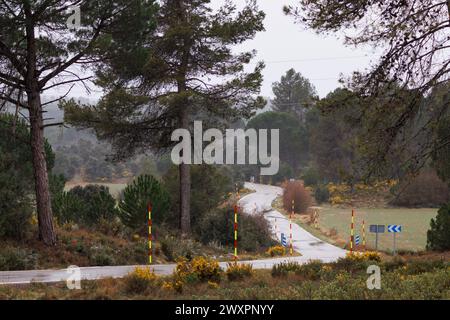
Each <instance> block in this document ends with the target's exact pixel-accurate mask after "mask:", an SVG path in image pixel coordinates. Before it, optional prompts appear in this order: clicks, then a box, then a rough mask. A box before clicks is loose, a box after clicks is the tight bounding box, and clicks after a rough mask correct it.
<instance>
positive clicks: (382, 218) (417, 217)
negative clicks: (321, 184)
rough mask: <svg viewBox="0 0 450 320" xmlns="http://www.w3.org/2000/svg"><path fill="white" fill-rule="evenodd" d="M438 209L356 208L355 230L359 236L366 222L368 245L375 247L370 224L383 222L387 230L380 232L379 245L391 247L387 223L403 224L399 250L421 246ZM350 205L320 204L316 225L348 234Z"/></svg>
mask: <svg viewBox="0 0 450 320" xmlns="http://www.w3.org/2000/svg"><path fill="white" fill-rule="evenodd" d="M437 210H438V209H429V208H425V209H407V208H389V209H372V208H371V209H365V208H359V209H356V210H355V212H356V214H355V223H356V226H355V234H359V235H361V237H362V221H363V220H365V223H366V234H367V247H368V248H374V247H375V234H372V233H369V225H370V224H384V225H386V233H384V234H379V238H378V248H379V249H380V250H383V251H390V250H392V247H393V234H392V233H388V232H387V225H389V224H397V225H402V228H403V230H402V232H401V233H398V234H397V248H398V249H400V250H413V251H420V250H424V249H425V246H426V243H427V231H428V229H429V227H430V221H431V219H432V218H434V217H435V216H436V215H437ZM350 222H351V209H340V208H333V207H323V208H322V209H321V210H320V219H319V225H320V226H322V227H325V228H328V229H331V228H336V230H337V232H338V236H339V238H342V239H349V237H350Z"/></svg>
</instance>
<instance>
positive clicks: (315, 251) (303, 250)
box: [240, 183, 347, 263]
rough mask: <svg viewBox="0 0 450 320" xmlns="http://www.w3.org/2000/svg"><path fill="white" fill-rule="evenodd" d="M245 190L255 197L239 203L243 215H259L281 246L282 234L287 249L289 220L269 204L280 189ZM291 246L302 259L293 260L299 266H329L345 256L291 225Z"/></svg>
mask: <svg viewBox="0 0 450 320" xmlns="http://www.w3.org/2000/svg"><path fill="white" fill-rule="evenodd" d="M245 187H246V188H248V189H251V190H255V193H251V194H249V195H247V196H245V197H243V198H242V199H241V202H240V206H241V207H242V209H243V210H244V212H246V213H250V214H256V213H263V214H264V217H265V218H266V219H267V220H268V221H269V223H270V225H271V227H272V232H273V234H274V236H275V238H276V239H277V240H278V241H279V242H281V234H282V233H284V235H285V237H286V238H287V242H288V245H289V242H290V240H289V238H290V227H289V220H288V219H286V217H285V216H283V215H282V214H281V213H280V212H278V211H276V210H274V209H273V208H272V202H273V201H274V200H275V199H276V198H277V197H278V196H281V195H282V194H283V189H282V188H280V187H275V186H267V185H261V184H254V183H246V184H245ZM292 246H293V248H294V250H295V251H296V252H299V253H300V254H301V255H302V256H301V257H296V258H293V260H296V261H298V262H299V263H304V262H307V261H309V260H321V261H323V262H333V261H336V260H337V259H338V258H340V257H344V256H345V254H346V252H347V251H345V250H344V249H341V248H338V247H336V246H334V245H331V244H329V243H327V242H324V241H322V240H320V239H318V238H316V237H315V236H313V235H312V234H311V233H309V232H307V231H306V230H305V229H303V228H302V227H300V226H299V225H297V224H295V223H293V224H292Z"/></svg>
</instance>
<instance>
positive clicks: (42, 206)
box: [24, 3, 56, 246]
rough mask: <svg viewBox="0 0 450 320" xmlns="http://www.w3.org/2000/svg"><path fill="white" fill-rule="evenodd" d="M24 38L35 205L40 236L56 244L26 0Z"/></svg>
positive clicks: (32, 31) (33, 41)
mask: <svg viewBox="0 0 450 320" xmlns="http://www.w3.org/2000/svg"><path fill="white" fill-rule="evenodd" d="M24 7H25V15H26V18H27V23H26V38H27V74H26V79H25V82H26V91H27V100H28V109H29V112H30V127H31V128H30V144H31V152H32V162H33V170H34V181H35V190H36V207H37V215H38V224H39V239H40V240H41V241H42V242H44V244H46V245H48V246H53V245H55V244H56V234H55V230H54V228H53V213H52V206H51V201H50V188H49V181H48V171H47V162H46V157H45V139H44V118H43V110H42V104H41V95H40V87H39V83H38V78H39V76H38V74H37V66H36V62H37V49H36V37H35V25H34V20H33V17H32V12H31V6H30V4H29V3H25V6H24Z"/></svg>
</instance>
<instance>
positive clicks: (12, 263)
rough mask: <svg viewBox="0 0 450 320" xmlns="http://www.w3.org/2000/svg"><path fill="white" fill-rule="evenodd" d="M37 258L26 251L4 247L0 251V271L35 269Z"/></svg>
mask: <svg viewBox="0 0 450 320" xmlns="http://www.w3.org/2000/svg"><path fill="white" fill-rule="evenodd" d="M37 260H38V256H37V255H36V254H34V253H33V252H31V251H29V250H27V249H20V248H13V247H6V248H3V249H1V250H0V270H1V271H16V270H31V269H36V265H37Z"/></svg>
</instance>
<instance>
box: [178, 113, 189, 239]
mask: <svg viewBox="0 0 450 320" xmlns="http://www.w3.org/2000/svg"><path fill="white" fill-rule="evenodd" d="M180 124H181V128H183V129H187V130H189V115H188V111H187V105H185V106H182V110H181V112H180ZM179 171H180V172H179V173H180V229H181V235H182V236H183V237H187V236H189V234H190V233H191V168H190V165H189V164H186V163H182V164H180V166H179Z"/></svg>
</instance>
